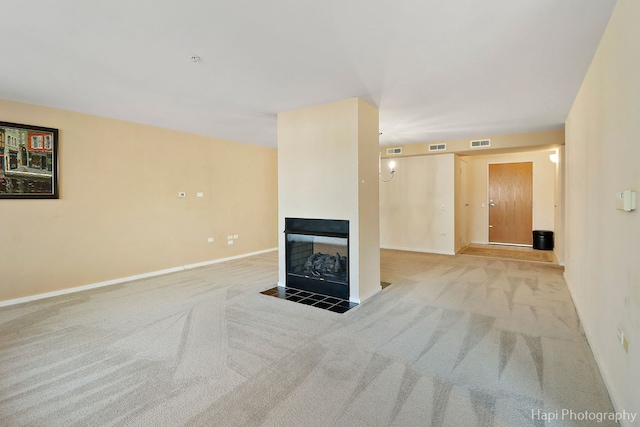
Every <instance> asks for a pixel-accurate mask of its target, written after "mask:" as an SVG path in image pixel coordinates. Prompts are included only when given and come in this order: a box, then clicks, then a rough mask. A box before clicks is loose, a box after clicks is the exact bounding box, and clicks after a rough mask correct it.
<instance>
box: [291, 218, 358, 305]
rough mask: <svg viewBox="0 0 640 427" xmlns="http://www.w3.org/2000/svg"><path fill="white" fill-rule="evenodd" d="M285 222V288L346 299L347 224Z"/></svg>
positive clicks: (307, 221)
mask: <svg viewBox="0 0 640 427" xmlns="http://www.w3.org/2000/svg"><path fill="white" fill-rule="evenodd" d="M284 222H285V230H284V233H285V242H286V246H285V259H286V263H285V269H286V283H285V285H286V287H287V288H295V289H301V290H304V291H309V292H316V293H319V294H323V295H330V296H334V297H337V298H342V299H349V221H347V220H339V219H307V218H285V219H284Z"/></svg>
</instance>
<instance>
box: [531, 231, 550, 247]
mask: <svg viewBox="0 0 640 427" xmlns="http://www.w3.org/2000/svg"><path fill="white" fill-rule="evenodd" d="M533 249H542V250H545V251H551V250H553V231H549V230H533Z"/></svg>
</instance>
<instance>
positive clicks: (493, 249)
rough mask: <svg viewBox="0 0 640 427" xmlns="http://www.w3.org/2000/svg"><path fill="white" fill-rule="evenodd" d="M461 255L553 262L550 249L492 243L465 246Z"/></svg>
mask: <svg viewBox="0 0 640 427" xmlns="http://www.w3.org/2000/svg"><path fill="white" fill-rule="evenodd" d="M460 254H462V255H475V256H484V257H491V258H502V259H510V260H518V261H537V262H553V252H552V251H542V250H536V249H531V248H520V247H513V248H510V247H505V246H494V245H482V246H473V245H471V246H467V247H465V248H464V249H462V250H461V251H460Z"/></svg>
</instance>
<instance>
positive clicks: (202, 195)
mask: <svg viewBox="0 0 640 427" xmlns="http://www.w3.org/2000/svg"><path fill="white" fill-rule="evenodd" d="M196 197H204V193H196Z"/></svg>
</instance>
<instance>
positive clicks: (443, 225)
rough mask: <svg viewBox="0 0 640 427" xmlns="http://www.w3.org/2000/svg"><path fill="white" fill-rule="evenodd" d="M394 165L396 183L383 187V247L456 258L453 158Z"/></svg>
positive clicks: (413, 159)
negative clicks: (454, 256)
mask: <svg viewBox="0 0 640 427" xmlns="http://www.w3.org/2000/svg"><path fill="white" fill-rule="evenodd" d="M395 161H396V173H395V177H394V179H393V180H392V181H391V182H381V183H380V245H381V247H383V248H390V249H400V250H409V251H418V252H433V253H442V254H454V253H455V247H454V231H455V230H454V228H455V227H454V220H455V218H454V213H455V207H454V188H455V182H454V155H453V154H441V155H437V156H416V157H402V158H397V159H395ZM386 163H387V161H386V160H383V161H382V165H383V175H385V173H384V170H385V167H386ZM443 207H444V209H443ZM442 234H444V235H442Z"/></svg>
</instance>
